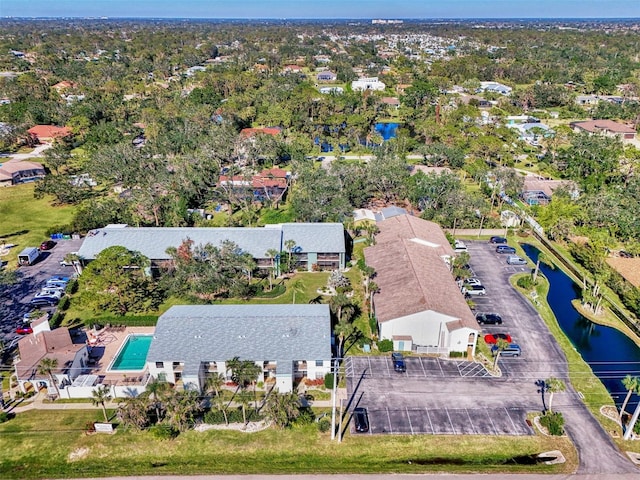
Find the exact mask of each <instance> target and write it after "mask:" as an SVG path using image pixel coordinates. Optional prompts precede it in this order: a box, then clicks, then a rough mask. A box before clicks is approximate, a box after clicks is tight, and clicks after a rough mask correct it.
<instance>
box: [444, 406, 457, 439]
mask: <svg viewBox="0 0 640 480" xmlns="http://www.w3.org/2000/svg"><path fill="white" fill-rule="evenodd" d="M444 411H445V412H446V414H447V418H448V419H449V425H451V430H453V433H454V434H457V433H458V432H456V427H454V426H453V422H452V421H451V416H450V415H449V409H448V408H445V409H444Z"/></svg>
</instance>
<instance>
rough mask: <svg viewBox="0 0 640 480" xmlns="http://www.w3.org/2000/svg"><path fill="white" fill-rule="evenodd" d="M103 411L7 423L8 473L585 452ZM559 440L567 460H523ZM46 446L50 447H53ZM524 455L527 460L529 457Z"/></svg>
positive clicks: (408, 469)
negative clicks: (148, 428)
mask: <svg viewBox="0 0 640 480" xmlns="http://www.w3.org/2000/svg"><path fill="white" fill-rule="evenodd" d="M101 418H102V412H101V411H100V410H91V411H32V412H27V413H23V414H20V415H18V416H17V417H16V418H15V419H13V420H11V421H9V422H6V423H4V424H1V425H0V452H2V453H0V460H1V461H0V477H2V478H4V479H13V478H21V479H29V478H73V477H92V476H104V475H105V472H108V474H109V475H110V476H116V475H168V474H181V475H190V474H257V473H267V474H268V473H270V474H292V473H393V472H397V473H423V472H444V471H446V472H484V473H496V472H510V473H524V472H537V473H556V474H559V473H568V472H570V471H572V470H573V469H574V468H575V467H576V462H577V457H576V454H575V451H574V450H573V447H572V445H571V443H570V442H569V440H568V439H566V438H550V437H542V436H534V437H528V436H527V437H511V436H505V437H497V436H490V437H484V436H429V435H417V436H400V435H383V436H377V435H347V436H346V437H345V439H344V441H343V442H342V443H340V444H338V443H335V442H331V441H330V440H329V434H328V433H325V434H321V433H319V432H318V430H317V428H316V427H315V425H310V426H304V427H296V428H293V429H290V430H275V429H268V430H265V431H262V432H257V433H253V434H247V433H241V432H234V431H221V430H218V431H215V430H210V431H207V432H203V433H198V432H194V431H190V432H187V433H184V434H181V435H180V436H178V438H176V439H175V440H157V439H155V438H153V437H152V436H151V435H150V434H148V433H146V432H134V431H124V430H123V429H120V428H118V429H117V433H116V434H115V435H86V434H85V433H84V427H85V425H86V424H87V423H88V422H93V421H100V419H101ZM554 449H559V450H561V451H562V452H563V453H564V454H565V456H567V458H568V463H567V464H565V465H556V466H550V465H526V464H518V463H517V460H516V461H514V458H517V457H526V456H529V455H532V454H538V453H541V452H544V451H548V450H554ZM44 452H46V454H45V453H44ZM521 463H524V462H521Z"/></svg>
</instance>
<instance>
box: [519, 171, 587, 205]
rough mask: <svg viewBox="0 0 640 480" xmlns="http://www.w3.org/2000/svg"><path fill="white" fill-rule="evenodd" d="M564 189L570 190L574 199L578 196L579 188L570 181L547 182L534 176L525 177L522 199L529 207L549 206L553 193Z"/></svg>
mask: <svg viewBox="0 0 640 480" xmlns="http://www.w3.org/2000/svg"><path fill="white" fill-rule="evenodd" d="M560 187H563V188H566V189H568V190H569V192H570V194H571V196H572V198H574V199H575V198H577V196H578V186H577V185H576V184H575V183H574V182H571V181H568V180H547V179H544V178H537V177H532V176H526V177H524V186H523V188H522V193H521V194H520V197H521V198H522V200H523V201H524V202H525V203H527V204H528V205H547V204H548V203H549V202H550V201H551V197H552V196H553V192H554V191H555V190H557V189H558V188H560Z"/></svg>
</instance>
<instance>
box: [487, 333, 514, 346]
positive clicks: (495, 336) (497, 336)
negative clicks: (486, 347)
mask: <svg viewBox="0 0 640 480" xmlns="http://www.w3.org/2000/svg"><path fill="white" fill-rule="evenodd" d="M501 339H502V340H505V341H506V342H507V343H511V335H509V334H508V333H488V334H486V335H485V336H484V341H485V342H486V343H488V344H490V345H493V344H495V343H498V340H501Z"/></svg>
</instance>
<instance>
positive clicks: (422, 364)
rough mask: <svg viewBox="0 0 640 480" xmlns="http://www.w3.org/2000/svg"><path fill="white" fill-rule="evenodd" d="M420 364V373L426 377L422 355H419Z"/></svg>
mask: <svg viewBox="0 0 640 480" xmlns="http://www.w3.org/2000/svg"><path fill="white" fill-rule="evenodd" d="M420 366H421V367H422V374H423V375H424V376H425V377H426V376H427V371H426V370H425V369H424V362H423V361H422V357H420Z"/></svg>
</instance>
